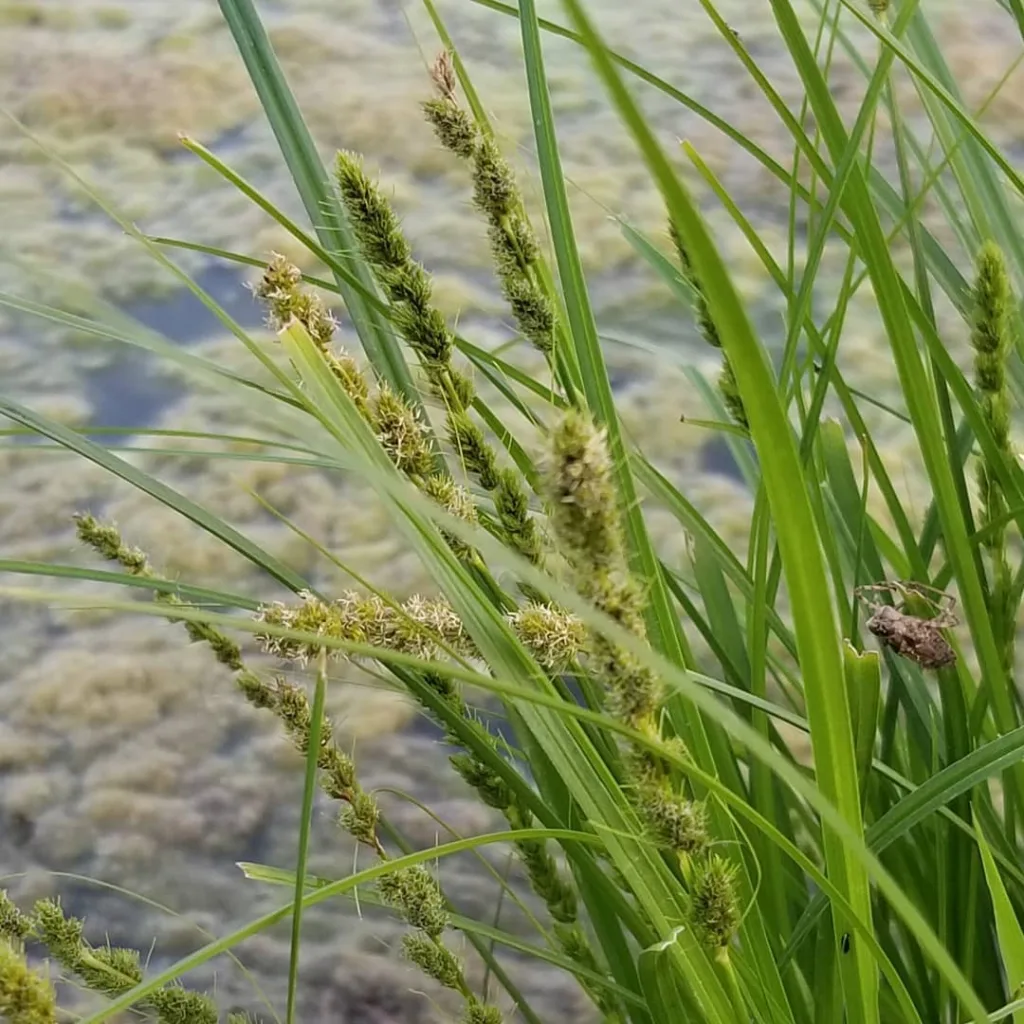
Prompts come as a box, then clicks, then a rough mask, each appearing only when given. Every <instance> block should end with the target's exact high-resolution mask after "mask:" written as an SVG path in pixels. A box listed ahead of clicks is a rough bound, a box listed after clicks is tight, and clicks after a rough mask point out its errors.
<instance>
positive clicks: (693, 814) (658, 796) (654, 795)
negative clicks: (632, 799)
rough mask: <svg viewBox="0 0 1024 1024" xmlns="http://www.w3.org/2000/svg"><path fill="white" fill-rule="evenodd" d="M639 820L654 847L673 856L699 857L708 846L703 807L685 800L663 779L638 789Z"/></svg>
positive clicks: (705, 815)
mask: <svg viewBox="0 0 1024 1024" xmlns="http://www.w3.org/2000/svg"><path fill="white" fill-rule="evenodd" d="M638 803H639V810H640V813H641V816H642V817H643V819H644V821H645V822H646V824H647V825H648V827H649V828H650V829H651V831H652V832H653V833H654V838H655V840H656V841H657V842H658V843H661V844H663V845H664V846H667V847H669V848H670V849H672V850H675V851H676V853H685V854H699V853H702V852H703V851H704V850H705V849H706V847H707V844H708V828H707V813H706V811H705V810H704V805H703V804H699V803H695V802H694V801H692V800H687V799H686V798H685V797H683V796H680V795H679V794H678V793H676V792H674V791H673V790H672V789H671V788H670V784H669V783H668V782H667V781H666V780H665V779H653V778H652V779H648V780H645V781H644V782H642V783H641V784H640V786H639V789H638Z"/></svg>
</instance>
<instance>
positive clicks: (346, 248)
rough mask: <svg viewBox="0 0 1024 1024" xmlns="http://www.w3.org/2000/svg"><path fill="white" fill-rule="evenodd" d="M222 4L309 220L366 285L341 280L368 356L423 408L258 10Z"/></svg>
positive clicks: (239, 1) (245, 3)
mask: <svg viewBox="0 0 1024 1024" xmlns="http://www.w3.org/2000/svg"><path fill="white" fill-rule="evenodd" d="M218 3H219V5H220V9H221V12H222V14H223V15H224V20H225V21H226V22H227V24H228V27H229V28H230V30H231V34H232V36H234V39H235V45H236V46H237V47H238V51H239V53H240V54H241V56H242V60H243V61H244V63H245V67H246V70H247V71H248V73H249V77H250V79H251V80H252V83H253V86H254V87H255V89H256V92H257V95H258V96H259V98H260V102H261V103H262V105H263V109H264V111H265V112H266V115H267V120H268V121H269V122H270V127H271V129H272V130H273V132H274V136H275V137H276V138H277V141H278V145H279V146H280V148H281V154H282V155H283V157H284V159H285V162H286V163H287V165H288V170H289V171H290V172H291V175H292V179H293V181H294V182H295V187H296V188H297V189H298V192H299V196H300V197H301V199H302V204H303V206H304V207H305V209H306V216H308V217H309V220H310V223H311V224H313V226H314V228H315V230H316V233H317V236H318V237H319V239H320V242H321V245H322V246H323V248H324V249H325V250H326V251H327V252H329V253H332V254H335V257H336V259H337V260H338V261H339V262H340V263H341V265H342V266H344V267H345V268H346V270H347V271H348V273H349V276H350V277H351V278H353V279H355V280H357V281H359V282H360V283H361V284H362V290H361V291H357V290H356V289H354V288H352V287H351V286H350V285H349V284H348V283H347V281H346V280H344V279H342V278H340V277H339V279H338V289H339V291H340V292H341V295H342V297H343V298H344V300H345V306H346V308H347V309H348V311H349V314H350V315H351V317H352V322H353V324H354V325H355V328H356V331H357V333H358V334H359V340H360V341H361V342H362V344H363V350H364V351H365V352H366V355H367V358H368V359H369V360H370V361H371V363H373V365H374V367H375V368H376V370H377V372H378V373H380V374H382V375H383V376H384V377H386V378H387V380H388V381H390V383H391V384H392V385H393V386H394V388H395V389H396V390H397V391H398V392H399V393H400V394H402V395H404V396H405V398H406V399H407V400H408V401H409V402H411V403H412V404H413V406H414V407H418V405H419V396H418V394H417V391H416V387H415V384H414V382H413V379H412V376H411V374H410V373H409V367H408V365H407V364H406V361H405V357H404V356H403V355H402V350H401V348H400V347H399V344H398V341H397V338H396V337H395V333H394V331H393V330H392V329H391V326H390V325H389V324H388V322H387V320H386V319H385V318H384V317H383V316H382V315H381V314H380V313H379V312H378V311H377V310H376V309H375V308H374V307H373V306H371V305H370V304H369V303H368V302H366V300H365V298H364V297H363V296H364V294H365V293H367V292H368V293H370V294H373V295H375V294H377V291H376V285H375V283H374V280H373V277H372V275H371V273H370V271H369V269H368V268H367V266H366V264H365V263H364V262H363V261H362V260H361V259H359V257H358V256H357V253H358V252H359V247H358V245H357V243H356V240H355V236H354V235H353V234H352V231H351V229H350V227H349V225H348V221H347V219H346V217H345V213H344V211H343V210H342V208H341V204H340V203H339V202H338V199H337V196H336V195H335V193H334V191H333V189H332V188H331V187H330V184H329V182H330V179H329V177H328V174H327V171H326V169H325V168H324V165H323V162H322V161H321V160H320V156H319V154H318V153H317V149H316V146H315V145H314V143H313V139H312V136H311V135H310V134H309V129H308V128H307V127H306V123H305V121H304V120H303V119H302V114H301V113H300V112H299V108H298V105H297V104H296V102H295V97H294V96H293V95H292V92H291V89H290V88H289V86H288V83H287V81H286V80H285V77H284V73H283V72H282V70H281V67H280V65H279V64H278V62H277V57H276V56H275V55H274V51H273V47H272V46H271V44H270V40H269V38H268V37H267V33H266V30H265V29H264V27H263V24H262V22H261V21H260V17H259V14H257V12H256V7H255V5H254V4H253V2H252V0H218Z"/></svg>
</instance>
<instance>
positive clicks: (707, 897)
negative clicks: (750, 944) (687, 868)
mask: <svg viewBox="0 0 1024 1024" xmlns="http://www.w3.org/2000/svg"><path fill="white" fill-rule="evenodd" d="M690 914H691V916H692V917H693V924H694V927H695V928H696V930H697V932H698V934H699V935H700V936H701V937H702V938H703V940H704V942H705V943H706V945H707V946H708V947H709V948H710V949H712V950H724V949H726V948H727V947H728V945H729V943H730V942H732V939H733V936H734V935H735V934H736V930H737V928H739V924H740V908H739V904H738V902H737V900H736V868H735V866H734V865H733V864H731V863H730V862H729V861H727V860H725V859H724V858H723V857H720V856H719V855H718V854H717V853H713V854H712V855H711V856H710V857H708V858H707V860H705V861H702V862H700V863H699V864H698V865H697V870H696V878H695V879H694V883H693V892H692V893H691V896H690Z"/></svg>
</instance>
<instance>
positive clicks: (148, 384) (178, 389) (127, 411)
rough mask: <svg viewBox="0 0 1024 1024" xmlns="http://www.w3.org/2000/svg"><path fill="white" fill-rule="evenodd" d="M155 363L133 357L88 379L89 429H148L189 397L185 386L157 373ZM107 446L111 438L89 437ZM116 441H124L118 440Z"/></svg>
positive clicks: (110, 366)
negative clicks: (183, 398) (167, 411)
mask: <svg viewBox="0 0 1024 1024" xmlns="http://www.w3.org/2000/svg"><path fill="white" fill-rule="evenodd" d="M153 363H154V360H153V359H152V357H145V356H143V355H142V354H141V353H132V354H131V355H127V356H125V357H124V358H122V359H118V360H117V361H116V362H114V363H111V364H110V365H109V366H104V367H102V368H101V369H98V370H93V371H92V372H90V373H88V374H86V376H85V383H84V388H85V395H86V398H87V399H88V400H89V404H90V405H91V406H92V416H91V417H90V424H89V425H90V426H93V427H137V428H142V427H148V426H151V425H152V424H153V423H155V422H156V421H157V420H158V419H159V418H160V416H161V415H162V414H163V412H164V411H165V410H167V409H168V408H170V407H171V406H172V405H174V403H175V402H177V401H178V400H179V399H181V398H182V397H184V395H185V394H186V391H187V388H186V386H185V385H184V384H183V383H181V382H177V381H172V380H171V379H170V378H169V377H166V376H164V375H162V374H160V373H157V372H154V369H153ZM89 436H91V438H92V440H94V441H98V442H99V443H100V444H104V443H107V442H110V441H111V437H110V435H89ZM114 440H124V438H115V439H114Z"/></svg>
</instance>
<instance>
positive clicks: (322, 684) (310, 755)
mask: <svg viewBox="0 0 1024 1024" xmlns="http://www.w3.org/2000/svg"><path fill="white" fill-rule="evenodd" d="M326 693H327V654H326V651H321V652H320V658H319V664H318V665H317V670H316V686H315V687H314V690H313V708H312V710H311V712H310V721H309V749H308V750H307V751H306V777H305V782H304V784H303V789H302V817H301V818H300V819H299V849H298V854H297V857H296V860H295V865H296V866H295V899H294V901H293V903H292V906H293V908H294V909H293V910H292V935H291V947H290V949H289V954H288V1003H287V1009H286V1011H285V1024H295V1001H296V998H297V996H298V991H299V950H300V949H301V947H302V897H303V894H304V893H305V891H306V862H307V858H308V856H309V830H310V828H311V827H312V824H313V800H314V798H315V797H316V790H317V776H318V774H319V772H320V765H319V763H318V762H319V758H320V731H321V729H322V727H323V721H324V696H325V694H326Z"/></svg>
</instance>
